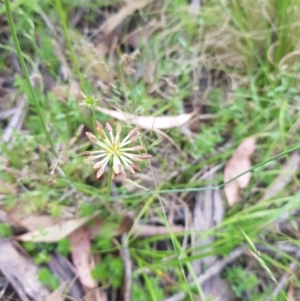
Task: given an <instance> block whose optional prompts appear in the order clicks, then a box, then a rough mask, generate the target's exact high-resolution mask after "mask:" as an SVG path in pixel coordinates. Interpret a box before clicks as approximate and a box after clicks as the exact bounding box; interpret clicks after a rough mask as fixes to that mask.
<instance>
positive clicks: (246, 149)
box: [224, 136, 256, 206]
mask: <svg viewBox="0 0 300 301" xmlns="http://www.w3.org/2000/svg"><path fill="white" fill-rule="evenodd" d="M255 143H256V137H255V136H253V137H249V138H247V139H245V140H244V141H243V142H242V143H241V144H240V145H239V146H238V148H237V149H236V150H235V152H234V153H233V155H232V157H231V158H230V159H229V160H228V162H227V163H226V165H225V169H224V182H228V181H229V180H231V179H232V178H234V177H236V176H238V175H239V174H241V173H243V172H245V171H246V170H248V169H250V168H251V166H252V164H251V161H250V157H251V155H252V154H253V152H254V150H255ZM250 180H251V173H250V172H248V173H246V174H244V175H242V176H241V177H239V178H237V179H236V180H234V181H232V182H230V183H228V184H226V186H225V188H224V191H225V195H226V198H227V202H228V204H229V206H232V205H234V204H235V203H236V202H237V201H238V200H239V198H240V189H244V188H246V187H247V186H248V184H249V182H250Z"/></svg>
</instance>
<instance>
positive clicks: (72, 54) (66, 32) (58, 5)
mask: <svg viewBox="0 0 300 301" xmlns="http://www.w3.org/2000/svg"><path fill="white" fill-rule="evenodd" d="M55 3H56V9H57V11H58V14H59V17H60V20H61V24H62V27H63V32H64V36H65V39H66V42H67V47H68V50H69V54H70V57H71V60H72V63H73V65H74V69H75V73H76V76H77V77H78V80H79V83H80V88H81V89H82V91H83V92H84V93H86V89H85V83H84V79H83V76H82V73H81V72H80V69H79V66H78V63H77V59H76V56H75V52H74V49H73V46H72V42H71V37H70V34H69V30H68V26H67V21H66V15H65V13H64V11H63V9H62V6H61V3H60V0H55Z"/></svg>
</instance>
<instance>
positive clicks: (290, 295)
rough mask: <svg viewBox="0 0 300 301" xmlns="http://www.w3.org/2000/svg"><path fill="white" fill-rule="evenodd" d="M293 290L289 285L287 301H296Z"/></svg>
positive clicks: (292, 286) (291, 285)
mask: <svg viewBox="0 0 300 301" xmlns="http://www.w3.org/2000/svg"><path fill="white" fill-rule="evenodd" d="M294 292H295V288H294V285H293V283H291V284H290V287H289V291H288V295H287V301H296V299H295V297H294Z"/></svg>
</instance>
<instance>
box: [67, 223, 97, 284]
mask: <svg viewBox="0 0 300 301" xmlns="http://www.w3.org/2000/svg"><path fill="white" fill-rule="evenodd" d="M69 239H70V243H71V256H72V261H73V264H74V266H75V268H76V270H77V275H78V277H79V280H80V282H81V284H82V285H83V286H84V287H85V288H87V289H92V288H96V287H97V282H96V280H95V279H94V278H93V277H92V275H91V264H90V259H91V241H90V236H89V233H88V231H87V229H86V228H84V227H81V228H79V229H77V230H76V231H74V232H73V233H71V234H70V235H69Z"/></svg>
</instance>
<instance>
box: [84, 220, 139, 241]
mask: <svg viewBox="0 0 300 301" xmlns="http://www.w3.org/2000/svg"><path fill="white" fill-rule="evenodd" d="M107 225H109V231H110V233H111V236H117V235H121V234H123V233H127V232H128V231H129V230H130V229H131V227H132V225H133V221H132V218H130V217H129V216H124V217H122V220H121V221H120V223H119V224H118V223H116V224H115V225H111V223H110V222H109V221H108V222H106V221H105V220H103V219H101V218H95V220H94V221H93V223H92V225H91V226H90V227H89V228H88V231H89V234H90V236H91V238H94V237H96V236H97V235H101V232H103V231H104V232H106V231H107V230H106V229H107V228H106V229H105V227H106V226H107ZM103 229H104V230H103ZM102 234H103V233H102ZM104 234H105V233H104Z"/></svg>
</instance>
